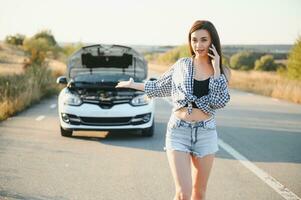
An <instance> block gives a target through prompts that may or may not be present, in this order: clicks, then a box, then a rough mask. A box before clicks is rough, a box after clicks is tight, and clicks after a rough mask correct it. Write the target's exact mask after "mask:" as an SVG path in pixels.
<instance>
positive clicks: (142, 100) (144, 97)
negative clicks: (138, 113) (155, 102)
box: [131, 94, 150, 106]
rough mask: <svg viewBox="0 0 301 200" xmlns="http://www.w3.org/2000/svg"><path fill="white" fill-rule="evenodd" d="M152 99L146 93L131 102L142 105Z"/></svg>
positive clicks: (134, 104)
mask: <svg viewBox="0 0 301 200" xmlns="http://www.w3.org/2000/svg"><path fill="white" fill-rule="evenodd" d="M149 101H150V99H149V98H148V97H147V95H146V94H143V95H139V96H137V97H135V98H133V99H132V101H131V104H132V105H133V106H142V105H146V104H148V103H149Z"/></svg>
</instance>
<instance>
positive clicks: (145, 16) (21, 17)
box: [0, 0, 301, 45]
mask: <svg viewBox="0 0 301 200" xmlns="http://www.w3.org/2000/svg"><path fill="white" fill-rule="evenodd" d="M199 19H204V20H209V21H211V22H212V23H213V24H214V25H215V27H216V29H217V31H218V33H219V36H220V40H221V43H222V44H233V45H235V44H293V43H294V42H295V41H296V39H297V38H298V36H300V35H301V0H43V1H42V0H25V1H23V0H0V40H4V39H5V37H6V36H7V35H14V34H16V33H21V34H24V35H26V36H28V37H31V36H33V35H34V34H35V33H37V32H39V31H41V30H45V29H47V30H51V32H52V34H53V35H54V36H55V38H56V40H57V41H58V42H83V43H106V44H110V43H114V44H124V45H125V44H131V45H182V44H185V43H187V35H188V32H189V29H190V27H191V25H192V24H193V22H194V21H196V20H199Z"/></svg>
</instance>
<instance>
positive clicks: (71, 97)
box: [63, 92, 82, 106]
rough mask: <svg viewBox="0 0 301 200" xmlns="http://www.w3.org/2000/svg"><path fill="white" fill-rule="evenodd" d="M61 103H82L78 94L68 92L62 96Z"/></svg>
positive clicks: (73, 104)
mask: <svg viewBox="0 0 301 200" xmlns="http://www.w3.org/2000/svg"><path fill="white" fill-rule="evenodd" d="M63 103H64V104H67V105H71V106H78V105H80V104H81V103H82V101H81V99H80V98H79V96H77V95H75V94H72V93H70V92H67V93H65V95H64V97H63Z"/></svg>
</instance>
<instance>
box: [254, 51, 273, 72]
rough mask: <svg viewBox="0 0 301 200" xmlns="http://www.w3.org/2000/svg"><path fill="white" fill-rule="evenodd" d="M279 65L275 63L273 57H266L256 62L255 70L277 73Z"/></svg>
mask: <svg viewBox="0 0 301 200" xmlns="http://www.w3.org/2000/svg"><path fill="white" fill-rule="evenodd" d="M277 67H278V65H277V64H276V63H275V62H274V57H273V56H272V55H264V56H262V57H261V58H260V59H258V60H256V61H255V70H259V71H276V70H277Z"/></svg>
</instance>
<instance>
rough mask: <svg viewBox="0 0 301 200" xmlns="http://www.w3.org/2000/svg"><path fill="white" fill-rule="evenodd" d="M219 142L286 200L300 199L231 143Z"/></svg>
mask: <svg viewBox="0 0 301 200" xmlns="http://www.w3.org/2000/svg"><path fill="white" fill-rule="evenodd" d="M218 144H219V145H220V146H221V147H222V148H223V149H224V150H226V151H227V152H228V153H229V154H230V155H232V156H233V157H234V158H236V159H237V160H238V161H239V162H240V163H241V164H243V165H244V166H245V167H246V168H247V169H249V170H250V171H251V172H253V173H254V174H255V175H256V176H257V177H258V178H260V179H261V180H262V181H263V182H265V183H266V184H267V185H268V186H270V187H271V188H272V189H274V190H275V191H276V192H277V193H278V194H280V195H281V196H282V197H283V198H284V199H286V200H300V197H298V196H297V195H296V194H295V193H293V192H292V191H290V190H289V189H288V188H286V187H285V186H284V185H282V184H281V183H280V182H279V181H277V180H276V179H275V178H273V177H272V176H270V175H269V174H267V173H266V172H265V171H263V170H262V169H260V168H258V167H257V166H256V165H254V164H253V163H252V162H250V161H249V160H248V159H247V158H246V157H244V156H243V155H241V154H240V153H238V152H237V151H236V150H235V149H233V148H232V147H231V146H230V145H228V144H227V143H225V142H224V141H223V140H221V139H219V141H218Z"/></svg>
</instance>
